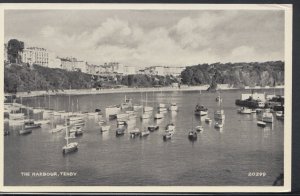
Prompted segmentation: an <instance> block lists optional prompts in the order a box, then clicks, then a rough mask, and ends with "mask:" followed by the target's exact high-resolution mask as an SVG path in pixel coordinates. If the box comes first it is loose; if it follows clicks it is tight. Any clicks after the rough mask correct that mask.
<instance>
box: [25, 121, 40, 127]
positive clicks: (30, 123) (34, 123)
mask: <svg viewBox="0 0 300 196" xmlns="http://www.w3.org/2000/svg"><path fill="white" fill-rule="evenodd" d="M36 128H41V124H40V123H36V122H34V121H33V120H31V121H27V122H24V129H36Z"/></svg>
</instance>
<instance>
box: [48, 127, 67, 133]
mask: <svg viewBox="0 0 300 196" xmlns="http://www.w3.org/2000/svg"><path fill="white" fill-rule="evenodd" d="M64 129H65V128H63V127H56V128H53V129H51V130H50V132H51V133H57V132H61V131H62V130H64Z"/></svg>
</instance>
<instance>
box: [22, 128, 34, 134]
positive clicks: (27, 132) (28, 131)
mask: <svg viewBox="0 0 300 196" xmlns="http://www.w3.org/2000/svg"><path fill="white" fill-rule="evenodd" d="M30 133H32V129H21V130H19V135H27V134H30Z"/></svg>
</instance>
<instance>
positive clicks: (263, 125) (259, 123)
mask: <svg viewBox="0 0 300 196" xmlns="http://www.w3.org/2000/svg"><path fill="white" fill-rule="evenodd" d="M266 125H267V123H265V122H263V121H260V120H259V121H257V126H259V127H265V126H266Z"/></svg>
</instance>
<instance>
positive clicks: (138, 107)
mask: <svg viewBox="0 0 300 196" xmlns="http://www.w3.org/2000/svg"><path fill="white" fill-rule="evenodd" d="M142 100H143V95H142V92H141V103H140V105H138V104H134V105H133V110H134V111H137V110H139V109H142V108H143V105H142Z"/></svg>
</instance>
